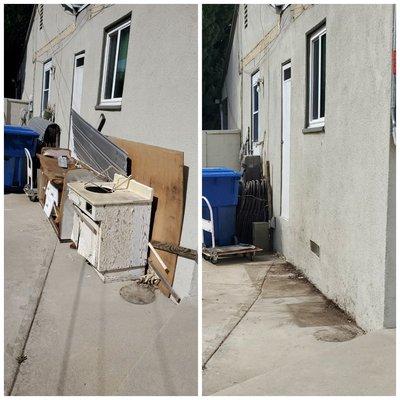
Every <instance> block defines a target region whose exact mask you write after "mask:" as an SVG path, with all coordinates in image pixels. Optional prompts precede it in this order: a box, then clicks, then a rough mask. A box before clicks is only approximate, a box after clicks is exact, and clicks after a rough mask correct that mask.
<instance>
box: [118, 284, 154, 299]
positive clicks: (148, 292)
mask: <svg viewBox="0 0 400 400" xmlns="http://www.w3.org/2000/svg"><path fill="white" fill-rule="evenodd" d="M119 294H120V295H121V296H122V298H123V299H124V300H126V301H129V303H133V304H150V303H152V302H153V301H154V300H155V299H156V295H155V294H154V290H153V289H152V288H151V287H150V286H148V285H141V284H138V283H136V282H131V283H130V284H129V285H126V286H123V287H122V288H121V290H120V291H119Z"/></svg>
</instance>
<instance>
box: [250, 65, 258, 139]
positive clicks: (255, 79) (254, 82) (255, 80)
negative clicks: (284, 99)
mask: <svg viewBox="0 0 400 400" xmlns="http://www.w3.org/2000/svg"><path fill="white" fill-rule="evenodd" d="M259 79H260V71H257V72H255V73H254V74H253V75H252V76H251V140H252V142H253V143H259V142H260V92H259V91H258V110H257V111H254V98H253V90H254V87H255V86H259ZM256 90H257V89H256ZM256 114H257V115H258V124H257V127H258V132H257V140H254V116H255V115H256Z"/></svg>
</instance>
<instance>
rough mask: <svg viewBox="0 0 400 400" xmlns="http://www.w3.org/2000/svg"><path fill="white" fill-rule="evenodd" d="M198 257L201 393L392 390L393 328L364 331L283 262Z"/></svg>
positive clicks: (391, 392)
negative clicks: (200, 271)
mask: <svg viewBox="0 0 400 400" xmlns="http://www.w3.org/2000/svg"><path fill="white" fill-rule="evenodd" d="M243 260H244V259H243V258H241V259H236V260H234V259H231V260H224V261H221V262H220V263H219V264H218V265H212V264H210V263H208V262H203V394H204V395H288V396H290V395H310V396H311V395H395V354H396V351H395V339H396V338H395V336H396V335H395V330H382V331H378V332H374V333H367V334H365V333H364V332H363V331H362V330H361V329H360V328H358V327H357V326H356V325H355V324H354V322H353V321H352V320H350V319H349V318H348V317H347V316H346V315H345V314H344V313H343V312H342V311H341V310H340V309H338V308H337V307H336V306H335V305H334V304H333V303H331V302H330V301H328V300H327V299H326V298H325V297H324V296H323V295H322V294H321V293H320V292H319V291H318V290H316V289H315V287H314V286H312V285H311V284H310V283H309V282H308V281H307V280H306V279H305V278H304V276H302V275H301V274H299V273H298V272H297V271H296V270H295V269H294V268H293V267H292V266H291V265H290V264H287V263H286V262H285V261H284V260H282V259H280V258H278V257H276V256H273V255H264V256H258V257H256V259H255V262H253V263H251V262H244V261H243Z"/></svg>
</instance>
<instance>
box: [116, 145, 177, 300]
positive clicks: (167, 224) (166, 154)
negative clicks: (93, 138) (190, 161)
mask: <svg viewBox="0 0 400 400" xmlns="http://www.w3.org/2000/svg"><path fill="white" fill-rule="evenodd" d="M109 139H110V140H111V141H112V142H113V143H114V144H116V145H117V146H118V147H120V148H121V149H122V150H124V151H125V152H126V153H127V154H128V156H129V158H130V159H131V167H132V168H131V171H132V177H133V178H134V179H135V180H137V181H138V182H140V183H143V184H144V185H147V186H150V187H152V188H153V189H154V200H153V223H152V228H151V233H150V235H151V236H150V240H152V241H153V240H154V241H159V242H168V243H171V244H173V245H177V246H178V245H179V244H180V240H181V233H182V225H183V213H184V154H183V152H180V151H175V150H170V149H165V148H162V147H157V146H151V145H147V144H144V143H139V142H133V141H130V140H126V139H120V138H114V137H109ZM158 251H159V254H160V256H161V257H162V259H163V261H164V262H165V264H166V265H167V267H168V270H169V272H168V274H167V278H168V282H169V283H170V284H171V285H172V284H173V282H174V276H175V268H176V262H177V255H176V254H172V253H169V252H166V251H163V250H158ZM150 262H151V263H153V264H154V263H156V262H157V260H156V259H155V257H154V256H153V255H150ZM160 289H161V290H162V292H163V293H164V294H169V290H168V289H167V288H166V286H165V285H163V284H160Z"/></svg>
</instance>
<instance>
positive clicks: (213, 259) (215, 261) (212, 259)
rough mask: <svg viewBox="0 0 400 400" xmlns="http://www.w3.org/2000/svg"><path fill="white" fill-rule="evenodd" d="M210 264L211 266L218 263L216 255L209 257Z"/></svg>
mask: <svg viewBox="0 0 400 400" xmlns="http://www.w3.org/2000/svg"><path fill="white" fill-rule="evenodd" d="M211 262H212V263H213V264H217V262H218V255H216V254H214V255H213V256H212V257H211Z"/></svg>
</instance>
